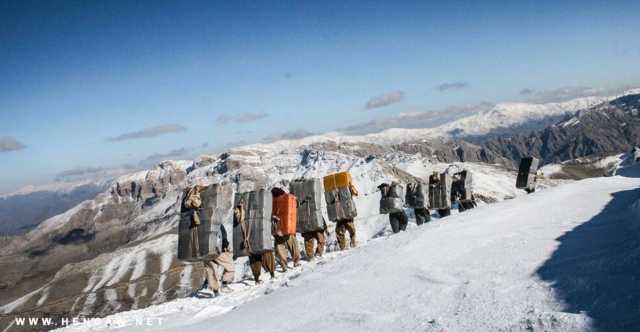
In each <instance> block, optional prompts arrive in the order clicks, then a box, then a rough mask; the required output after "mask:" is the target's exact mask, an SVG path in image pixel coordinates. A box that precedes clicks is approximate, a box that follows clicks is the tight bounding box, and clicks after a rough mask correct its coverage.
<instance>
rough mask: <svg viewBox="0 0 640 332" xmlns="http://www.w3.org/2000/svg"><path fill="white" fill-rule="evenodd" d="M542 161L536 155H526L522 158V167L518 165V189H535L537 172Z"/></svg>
mask: <svg viewBox="0 0 640 332" xmlns="http://www.w3.org/2000/svg"><path fill="white" fill-rule="evenodd" d="M539 163H540V161H539V160H538V159H537V158H534V157H524V158H522V159H520V167H518V178H517V179H516V188H518V189H530V190H531V189H535V186H536V172H537V171H538V165H539Z"/></svg>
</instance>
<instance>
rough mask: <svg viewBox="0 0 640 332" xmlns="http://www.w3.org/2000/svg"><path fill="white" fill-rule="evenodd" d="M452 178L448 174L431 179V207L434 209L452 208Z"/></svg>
mask: <svg viewBox="0 0 640 332" xmlns="http://www.w3.org/2000/svg"><path fill="white" fill-rule="evenodd" d="M451 182H452V181H451V176H450V175H449V174H447V173H442V174H440V176H439V177H434V176H431V178H430V179H429V206H430V207H431V208H433V209H450V208H451Z"/></svg>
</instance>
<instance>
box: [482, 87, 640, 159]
mask: <svg viewBox="0 0 640 332" xmlns="http://www.w3.org/2000/svg"><path fill="white" fill-rule="evenodd" d="M639 110H640V95H637V94H636V95H628V96H624V97H621V98H618V99H615V100H613V101H611V102H608V103H605V104H602V105H599V106H596V107H593V108H590V109H586V110H582V111H579V112H578V113H577V114H576V115H573V116H570V117H567V118H565V120H564V121H561V122H559V123H557V124H555V125H553V126H549V127H547V128H545V129H543V130H538V131H534V132H532V133H530V134H526V135H513V136H506V137H500V138H497V139H490V140H488V141H485V142H483V143H482V145H481V146H482V148H484V149H485V150H487V151H491V152H492V153H493V154H495V155H498V156H501V157H504V158H507V159H512V160H519V159H520V158H521V157H523V156H526V155H534V156H536V157H538V158H540V159H542V160H543V162H545V163H552V162H560V161H564V160H570V159H576V158H580V157H586V156H597V157H604V156H608V155H612V154H617V153H623V152H628V151H631V149H632V148H633V147H634V146H637V145H639V144H640V114H639V112H640V111H639Z"/></svg>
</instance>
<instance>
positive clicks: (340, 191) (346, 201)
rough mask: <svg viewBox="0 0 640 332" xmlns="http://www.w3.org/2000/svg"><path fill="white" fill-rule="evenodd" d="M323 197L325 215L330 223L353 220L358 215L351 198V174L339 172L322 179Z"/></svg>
mask: <svg viewBox="0 0 640 332" xmlns="http://www.w3.org/2000/svg"><path fill="white" fill-rule="evenodd" d="M323 182H324V190H325V192H324V197H325V199H326V201H327V214H328V215H329V219H331V220H332V221H338V220H345V219H353V218H355V217H356V216H357V215H358V211H357V210H356V204H355V202H354V201H353V198H352V197H351V186H353V183H352V181H351V174H349V172H341V173H336V174H331V175H327V176H325V177H324V181H323Z"/></svg>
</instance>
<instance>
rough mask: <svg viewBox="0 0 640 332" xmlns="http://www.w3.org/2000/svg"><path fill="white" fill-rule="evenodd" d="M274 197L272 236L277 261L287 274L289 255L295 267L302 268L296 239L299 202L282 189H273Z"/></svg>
mask: <svg viewBox="0 0 640 332" xmlns="http://www.w3.org/2000/svg"><path fill="white" fill-rule="evenodd" d="M271 195H272V196H273V208H272V224H271V234H273V238H274V247H275V254H276V260H277V261H278V263H279V264H280V266H282V272H287V258H288V253H290V254H291V258H292V259H293V266H294V267H296V266H300V249H299V248H298V240H297V239H296V222H297V216H296V215H297V213H296V212H297V201H296V197H295V196H294V195H292V194H287V193H285V192H284V190H282V189H281V188H277V187H276V188H273V189H271Z"/></svg>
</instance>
